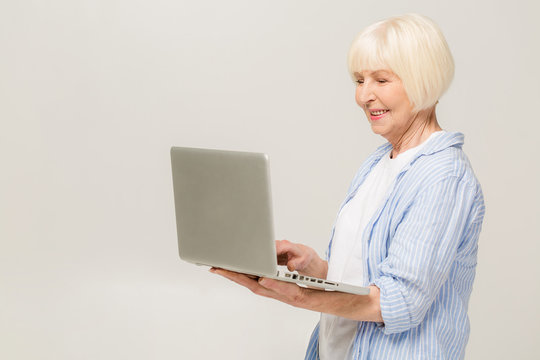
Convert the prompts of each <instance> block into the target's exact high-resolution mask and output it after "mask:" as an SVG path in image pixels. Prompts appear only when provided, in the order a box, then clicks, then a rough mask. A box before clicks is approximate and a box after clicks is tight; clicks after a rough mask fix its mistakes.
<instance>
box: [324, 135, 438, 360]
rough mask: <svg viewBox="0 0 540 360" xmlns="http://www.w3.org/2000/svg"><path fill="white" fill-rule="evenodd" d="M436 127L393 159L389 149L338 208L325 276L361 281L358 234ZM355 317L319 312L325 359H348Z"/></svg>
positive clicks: (338, 279) (356, 322)
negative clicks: (354, 191)
mask: <svg viewBox="0 0 540 360" xmlns="http://www.w3.org/2000/svg"><path fill="white" fill-rule="evenodd" d="M442 133H443V131H436V132H434V133H433V134H431V136H430V137H429V138H428V139H427V140H426V141H424V142H423V143H422V144H420V145H418V146H416V147H414V148H411V149H409V150H407V151H405V152H403V153H401V154H399V155H398V156H396V158H395V159H390V153H391V150H390V152H388V153H387V154H386V155H385V156H383V157H382V158H381V160H380V161H379V162H378V163H377V164H376V165H375V167H374V168H373V170H372V171H371V173H370V174H369V175H368V176H367V178H366V180H365V181H364V183H363V184H362V185H361V186H360V187H359V188H358V190H357V192H356V194H355V195H354V197H353V198H352V199H351V200H349V202H347V203H346V204H345V205H344V206H343V208H342V209H341V211H340V213H339V215H338V218H337V220H336V225H335V230H334V238H333V240H332V256H331V258H330V261H329V262H328V274H327V277H326V278H327V279H328V280H334V281H339V282H343V283H347V284H351V285H358V286H362V285H364V284H363V273H364V269H363V261H362V234H363V232H364V229H365V228H366V225H367V224H368V222H369V221H370V220H371V218H372V217H373V216H374V215H375V212H376V211H377V209H379V207H381V206H382V204H383V202H384V200H385V199H386V198H387V197H388V195H389V193H390V191H391V188H392V184H393V183H394V180H395V179H396V177H397V175H398V174H399V173H400V171H401V170H402V169H403V167H405V165H407V164H408V163H409V162H410V161H411V160H412V158H413V157H414V155H415V154H416V153H417V152H418V151H420V149H421V148H422V147H423V146H425V145H426V143H427V142H428V141H430V140H431V139H433V138H434V137H435V136H438V135H439V134H442ZM357 326H358V321H355V320H350V319H346V318H342V317H339V316H335V315H329V314H321V321H320V330H319V356H320V358H321V360H326V359H351V358H352V354H351V353H350V350H351V345H352V343H353V341H354V338H355V335H356V329H357Z"/></svg>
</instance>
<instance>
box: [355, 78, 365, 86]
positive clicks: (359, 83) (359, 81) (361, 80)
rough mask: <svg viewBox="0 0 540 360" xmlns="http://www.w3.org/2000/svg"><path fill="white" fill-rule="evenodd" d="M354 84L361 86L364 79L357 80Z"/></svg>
mask: <svg viewBox="0 0 540 360" xmlns="http://www.w3.org/2000/svg"><path fill="white" fill-rule="evenodd" d="M356 83H357V84H358V85H362V84H363V83H364V79H358V80H356Z"/></svg>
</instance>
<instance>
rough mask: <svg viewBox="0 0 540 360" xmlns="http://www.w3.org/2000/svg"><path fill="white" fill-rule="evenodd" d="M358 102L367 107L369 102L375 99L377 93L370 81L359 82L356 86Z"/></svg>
mask: <svg viewBox="0 0 540 360" xmlns="http://www.w3.org/2000/svg"><path fill="white" fill-rule="evenodd" d="M355 98H356V103H357V104H358V105H360V106H361V107H363V108H365V107H366V105H367V104H369V103H370V102H372V101H374V100H375V93H374V92H373V87H372V85H371V82H370V81H366V82H364V83H363V84H358V86H357V87H356V96H355Z"/></svg>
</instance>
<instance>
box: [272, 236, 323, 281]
mask: <svg viewBox="0 0 540 360" xmlns="http://www.w3.org/2000/svg"><path fill="white" fill-rule="evenodd" d="M276 254H277V262H278V265H286V266H287V269H289V271H298V273H299V274H301V275H308V276H313V277H317V278H320V279H326V274H327V272H328V263H327V262H326V261H324V260H323V259H321V258H320V257H319V255H317V253H316V252H315V250H313V249H312V248H310V247H309V246H306V245H302V244H295V243H292V242H290V241H288V240H276Z"/></svg>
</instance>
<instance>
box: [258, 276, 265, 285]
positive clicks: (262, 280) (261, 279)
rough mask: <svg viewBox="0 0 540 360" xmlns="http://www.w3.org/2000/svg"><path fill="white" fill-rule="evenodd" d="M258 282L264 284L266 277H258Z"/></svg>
mask: <svg viewBox="0 0 540 360" xmlns="http://www.w3.org/2000/svg"><path fill="white" fill-rule="evenodd" d="M259 284H261V285H262V286H264V284H266V279H265V278H259Z"/></svg>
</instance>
